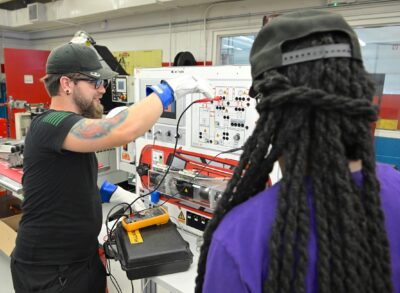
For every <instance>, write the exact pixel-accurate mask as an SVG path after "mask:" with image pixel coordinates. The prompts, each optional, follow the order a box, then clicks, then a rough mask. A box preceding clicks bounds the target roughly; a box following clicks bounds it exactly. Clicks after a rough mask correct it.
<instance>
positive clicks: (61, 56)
mask: <svg viewBox="0 0 400 293" xmlns="http://www.w3.org/2000/svg"><path fill="white" fill-rule="evenodd" d="M46 73H47V74H68V73H82V74H84V75H87V76H89V77H92V78H93V79H111V78H112V77H114V76H116V75H117V74H118V73H117V72H115V71H112V70H110V69H108V68H104V67H103V66H102V65H101V63H100V60H99V58H98V57H97V54H96V52H95V51H94V50H93V49H91V48H89V47H88V46H86V45H83V44H75V43H67V44H64V45H61V46H59V47H57V48H54V49H53V50H52V51H51V52H50V55H49V57H48V58H47V64H46Z"/></svg>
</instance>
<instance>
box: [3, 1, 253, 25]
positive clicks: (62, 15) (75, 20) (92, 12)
mask: <svg viewBox="0 0 400 293" xmlns="http://www.w3.org/2000/svg"><path fill="white" fill-rule="evenodd" d="M8 1H9V0H0V3H3V2H8ZM237 1H243V2H245V1H246V0H222V1H221V0H219V1H218V0H86V1H81V0H58V1H52V2H50V3H46V4H42V3H39V5H40V6H42V7H45V19H44V20H42V21H37V22H32V21H29V17H28V9H27V8H22V9H19V10H17V11H6V10H2V9H0V13H3V14H4V15H3V17H2V15H1V14H0V29H3V30H4V29H8V30H12V31H17V32H35V31H42V30H52V29H58V28H62V27H65V25H68V26H74V25H75V26H79V25H82V24H87V23H92V22H97V21H103V20H105V19H107V20H110V19H116V18H121V17H126V16H134V15H138V14H146V13H150V12H157V11H162V10H170V9H179V8H183V7H189V6H199V5H205V4H210V5H211V4H213V3H222V2H237ZM2 19H3V21H2ZM7 19H8V22H7V21H4V20H7Z"/></svg>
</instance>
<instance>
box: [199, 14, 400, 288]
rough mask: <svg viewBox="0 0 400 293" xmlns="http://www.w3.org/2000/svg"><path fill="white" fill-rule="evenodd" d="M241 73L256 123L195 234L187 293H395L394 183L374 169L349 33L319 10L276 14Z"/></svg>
mask: <svg viewBox="0 0 400 293" xmlns="http://www.w3.org/2000/svg"><path fill="white" fill-rule="evenodd" d="M250 64H251V73H252V79H253V84H252V91H251V92H252V95H253V96H254V98H256V100H257V102H258V103H257V106H256V108H257V111H258V113H259V114H260V117H259V120H258V121H257V124H256V127H255V129H254V132H253V134H252V135H251V136H250V137H249V138H248V140H247V141H246V143H245V146H244V149H243V154H242V156H241V158H240V162H239V164H238V167H237V168H236V169H235V172H234V174H233V176H232V179H231V180H230V182H229V183H228V185H227V188H226V190H225V192H224V194H223V196H222V197H221V199H220V200H219V201H218V205H217V207H216V209H215V211H214V215H213V219H212V220H211V221H210V222H209V223H208V225H207V229H206V231H205V232H204V244H203V246H202V248H201V255H200V258H199V265H198V276H197V279H196V290H195V292H196V293H201V292H207V293H208V292H213V293H215V292H230V293H239V292H240V293H241V292H252V293H261V292H265V293H278V292H279V293H293V292H304V293H305V292H307V293H314V292H321V293H327V292H332V293H333V292H335V293H345V292H352V293H356V292H357V293H365V292H371V293H372V292H380V293H381V292H385V293H392V292H395V293H400V282H399V276H400V229H399V223H400V213H399V210H400V173H399V172H398V171H396V170H395V169H394V168H393V167H391V166H389V165H384V164H375V157H374V150H373V144H372V137H371V123H372V122H373V121H376V119H377V109H376V107H375V106H374V105H373V103H372V100H373V95H374V84H373V82H372V81H371V79H370V76H369V74H368V73H367V72H366V71H365V69H364V66H363V63H362V58H361V50H360V47H359V44H358V39H357V36H356V34H355V32H354V31H353V30H352V29H351V27H350V26H349V25H348V24H347V22H346V21H345V20H344V18H343V17H342V16H340V15H338V14H334V13H330V12H326V11H321V10H307V11H299V12H294V13H288V14H285V15H281V16H278V17H276V18H274V19H273V20H272V21H270V22H268V23H267V24H266V26H265V27H264V28H263V29H262V30H261V31H260V32H259V33H258V35H257V37H256V39H255V41H254V44H253V46H252V49H251V53H250ZM278 161H279V163H280V165H281V169H282V179H281V180H280V181H279V182H278V183H276V184H275V185H273V186H272V187H271V188H268V189H266V182H267V179H268V175H269V173H270V172H271V171H272V168H273V166H274V164H275V163H276V162H278Z"/></svg>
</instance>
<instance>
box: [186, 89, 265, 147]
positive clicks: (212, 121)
mask: <svg viewBox="0 0 400 293" xmlns="http://www.w3.org/2000/svg"><path fill="white" fill-rule="evenodd" d="M215 94H216V96H220V97H222V99H221V100H220V101H217V102H213V103H212V104H198V105H195V106H194V107H193V110H192V117H193V118H192V146H194V147H203V148H208V149H215V150H226V149H230V148H236V147H241V146H242V145H243V144H244V142H245V141H246V139H247V138H248V136H249V135H250V134H251V133H252V131H253V129H254V126H255V121H256V119H257V117H258V115H257V113H256V111H255V101H254V99H251V98H250V97H249V95H248V89H247V88H245V87H240V86H238V87H232V86H216V87H215Z"/></svg>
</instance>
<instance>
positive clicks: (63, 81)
mask: <svg viewBox="0 0 400 293" xmlns="http://www.w3.org/2000/svg"><path fill="white" fill-rule="evenodd" d="M70 85H71V79H69V78H68V77H66V76H61V77H60V90H61V92H64V93H66V94H67V95H69V94H70V93H71V88H70Z"/></svg>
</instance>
